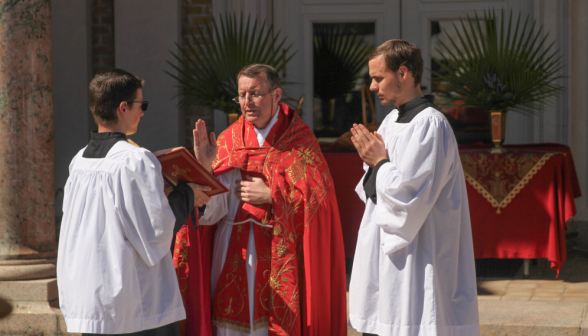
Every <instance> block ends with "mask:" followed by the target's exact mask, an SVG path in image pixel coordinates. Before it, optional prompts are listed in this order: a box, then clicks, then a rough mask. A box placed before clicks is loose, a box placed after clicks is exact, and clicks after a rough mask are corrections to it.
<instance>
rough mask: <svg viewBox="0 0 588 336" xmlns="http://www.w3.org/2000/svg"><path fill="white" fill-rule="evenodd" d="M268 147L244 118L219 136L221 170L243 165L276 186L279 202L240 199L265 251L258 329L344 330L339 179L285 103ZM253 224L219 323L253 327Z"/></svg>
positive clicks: (221, 297) (234, 248)
mask: <svg viewBox="0 0 588 336" xmlns="http://www.w3.org/2000/svg"><path fill="white" fill-rule="evenodd" d="M279 113H280V115H279V117H278V122H277V123H276V124H275V125H274V127H273V128H272V130H271V131H270V133H269V134H268V136H267V138H266V141H265V143H264V146H263V147H259V146H258V141H257V136H256V134H255V130H254V126H253V125H252V124H251V123H249V122H247V121H246V120H245V119H244V118H243V117H241V118H239V120H238V121H236V122H235V123H234V124H233V125H231V126H230V127H229V128H228V129H227V130H226V131H224V132H223V133H222V134H221V135H220V136H219V138H218V148H219V153H218V156H217V159H216V160H215V162H214V163H213V169H214V171H215V175H220V174H223V173H225V172H227V171H229V170H232V169H235V168H238V169H241V174H242V176H243V177H245V175H250V176H258V177H262V178H264V181H265V182H266V183H267V185H268V186H269V187H270V189H271V193H272V204H271V205H269V204H266V205H264V206H254V205H250V204H243V203H242V204H240V207H239V210H238V211H237V215H236V218H235V222H240V221H243V220H247V219H253V220H255V221H257V222H260V223H262V224H264V225H266V226H268V227H265V226H261V225H257V224H254V225H253V234H254V237H255V245H256V251H257V269H256V279H255V300H254V307H255V314H254V320H253V328H254V330H257V329H259V328H269V331H270V335H343V334H346V332H347V327H346V309H345V307H346V304H345V302H346V300H345V282H346V281H345V263H344V252H343V239H342V234H341V224H340V220H339V214H338V208H337V203H336V198H335V193H334V188H333V182H332V179H331V176H330V173H329V170H328V167H327V164H326V162H325V160H324V158H323V156H322V153H321V151H320V148H319V145H318V141H317V140H316V138H315V137H314V135H313V134H312V132H311V131H310V129H309V128H308V127H307V126H306V125H305V124H304V123H303V122H302V120H301V119H300V117H299V116H298V114H297V113H296V112H295V111H294V110H293V109H291V108H289V107H288V106H287V105H284V104H280V111H279ZM250 229H251V225H250V224H249V223H246V224H242V225H236V226H235V227H234V228H233V230H232V232H231V237H230V242H229V247H228V251H227V257H226V261H225V265H224V266H223V270H222V272H221V275H220V277H219V282H218V284H217V288H216V292H215V297H214V299H213V312H212V315H213V317H212V319H213V324H214V325H216V326H218V327H221V328H227V329H232V330H236V331H241V332H246V333H248V332H249V331H250V330H251V322H250V313H249V297H248V296H249V294H248V290H247V288H248V287H247V273H246V266H245V265H246V264H245V262H246V260H245V258H246V252H247V242H248V238H249V230H250Z"/></svg>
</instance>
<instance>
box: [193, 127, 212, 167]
mask: <svg viewBox="0 0 588 336" xmlns="http://www.w3.org/2000/svg"><path fill="white" fill-rule="evenodd" d="M192 133H193V134H194V154H196V159H197V160H198V162H200V163H201V164H202V165H203V166H204V168H206V169H207V170H212V162H213V161H214V159H216V154H217V152H218V148H217V146H216V136H215V134H214V132H210V136H208V135H207V134H208V132H207V131H206V123H205V122H204V120H201V119H198V121H196V124H195V125H194V130H193V131H192Z"/></svg>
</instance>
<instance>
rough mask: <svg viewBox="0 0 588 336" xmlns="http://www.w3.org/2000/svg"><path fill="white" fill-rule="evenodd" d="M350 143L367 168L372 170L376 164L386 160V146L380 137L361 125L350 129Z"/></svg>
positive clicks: (355, 125) (354, 125)
mask: <svg viewBox="0 0 588 336" xmlns="http://www.w3.org/2000/svg"><path fill="white" fill-rule="evenodd" d="M351 134H353V136H352V137H351V142H353V145H354V146H355V148H356V149H357V152H358V153H359V157H361V159H362V160H363V162H365V163H366V164H367V165H368V166H370V167H371V168H373V167H374V166H375V165H376V164H378V162H380V161H382V160H386V159H388V153H387V152H386V145H385V144H384V140H383V139H382V136H381V135H379V134H378V133H376V132H374V133H373V134H372V133H370V131H368V129H367V128H365V126H363V125H358V124H353V127H352V128H351Z"/></svg>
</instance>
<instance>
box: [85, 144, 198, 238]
mask: <svg viewBox="0 0 588 336" xmlns="http://www.w3.org/2000/svg"><path fill="white" fill-rule="evenodd" d="M119 141H127V136H126V135H125V134H123V133H120V132H105V133H98V132H92V133H91V134H90V142H89V143H88V146H87V147H86V149H85V150H84V153H83V154H82V157H84V158H87V159H103V158H105V157H106V155H107V154H108V151H110V149H111V148H112V147H113V146H114V145H115V144H116V143H117V142H119ZM167 200H168V202H169V206H170V207H171V209H172V211H173V213H174V216H176V223H175V225H174V235H173V237H174V239H175V236H176V233H177V232H178V231H179V230H180V229H181V228H182V225H184V223H186V221H187V220H188V217H190V214H192V218H193V221H194V227H195V228H197V227H196V214H195V212H194V191H193V190H192V188H191V187H190V186H189V185H187V184H186V183H178V185H176V186H175V187H174V189H173V190H172V192H171V193H170V194H169V195H168V196H167Z"/></svg>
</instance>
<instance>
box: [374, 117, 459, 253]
mask: <svg viewBox="0 0 588 336" xmlns="http://www.w3.org/2000/svg"><path fill="white" fill-rule="evenodd" d="M386 147H388V144H387V146H386ZM456 150H457V148H456V145H455V140H454V137H453V131H452V130H451V128H450V126H449V124H448V123H447V122H446V121H444V120H443V119H442V118H439V117H428V118H422V119H420V120H417V121H415V123H414V125H411V126H409V128H408V129H405V130H403V132H402V134H400V135H399V136H398V139H397V141H396V143H395V144H394V148H388V155H389V157H390V162H388V163H385V164H384V165H382V166H381V167H380V169H379V171H378V175H377V176H376V192H377V200H378V201H377V205H376V206H375V209H374V213H373V218H374V221H375V223H376V224H377V225H378V226H380V228H381V240H380V241H381V246H380V247H381V249H382V252H383V253H385V254H390V253H393V252H395V251H398V250H399V249H401V248H403V247H405V246H407V245H408V244H410V242H412V240H413V239H414V237H415V236H416V235H417V233H418V231H419V230H420V228H421V227H422V225H423V223H424V222H425V220H426V218H427V216H428V215H429V213H430V211H431V209H432V208H433V206H434V205H435V202H436V201H437V198H438V197H439V194H440V192H441V190H442V189H443V187H444V186H445V184H446V183H447V181H448V177H449V174H450V171H451V169H453V165H454V158H455V156H454V155H455V151H456Z"/></svg>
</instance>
